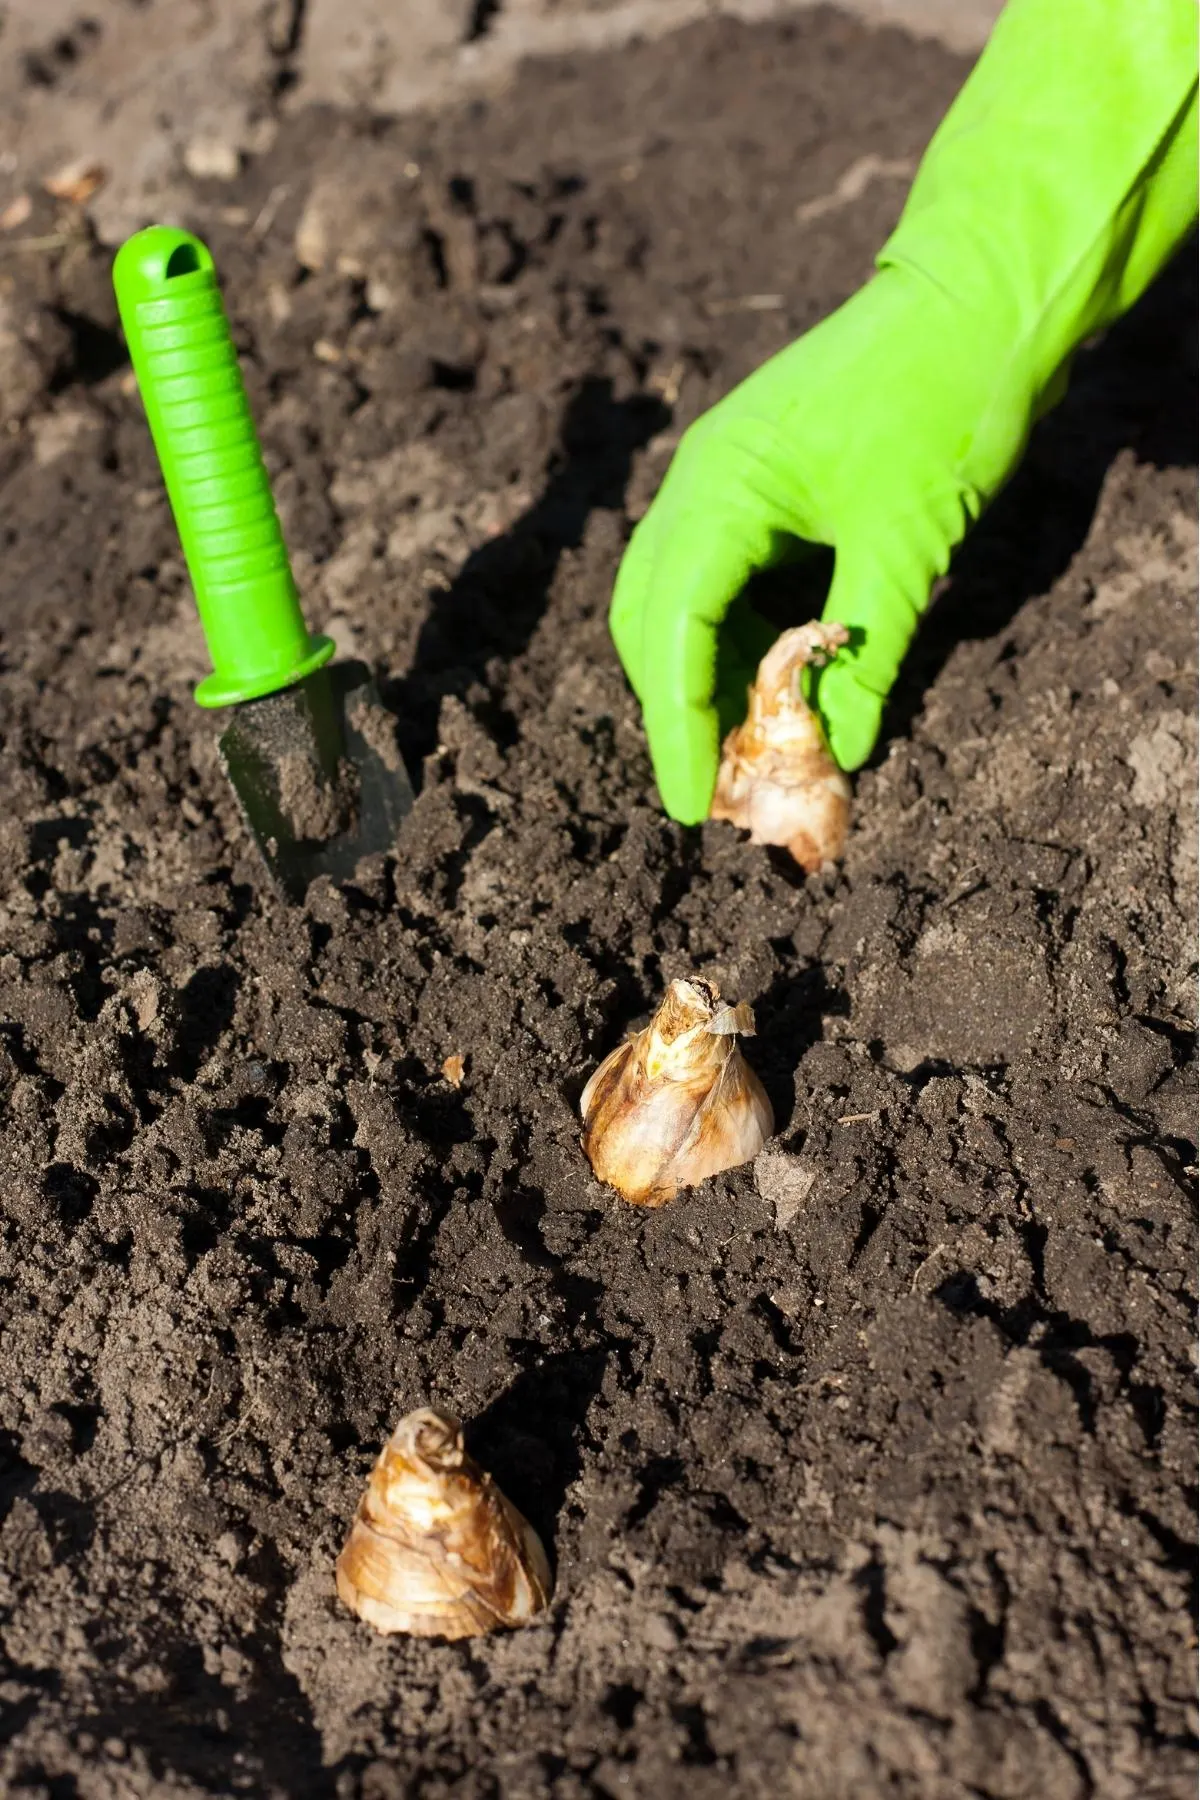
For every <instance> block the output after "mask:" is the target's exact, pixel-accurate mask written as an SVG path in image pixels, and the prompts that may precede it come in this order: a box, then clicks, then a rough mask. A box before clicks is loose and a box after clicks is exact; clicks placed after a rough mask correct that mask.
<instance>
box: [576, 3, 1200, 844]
mask: <svg viewBox="0 0 1200 1800" xmlns="http://www.w3.org/2000/svg"><path fill="white" fill-rule="evenodd" d="M1195 138H1196V8H1195V0H1088V4H1087V5H1086V6H1077V5H1073V4H1072V3H1071V0H1010V3H1009V5H1008V6H1007V8H1006V9H1005V12H1004V13H1003V14H1002V16H1001V18H1000V20H999V22H998V24H997V26H996V29H995V31H994V33H993V35H992V39H991V41H990V43H989V45H988V47H987V49H986V50H985V51H984V53H983V55H982V57H981V58H980V60H979V62H978V64H977V65H976V67H975V70H974V71H973V73H972V75H971V76H970V78H969V80H968V81H967V83H966V85H965V87H964V88H963V90H962V92H961V93H960V95H959V97H958V99H957V100H956V101H955V103H954V106H953V107H952V108H951V110H950V112H949V113H948V114H947V117H946V119H945V120H944V122H943V124H942V126H941V127H940V129H939V131H938V132H937V134H936V136H935V138H934V140H933V142H932V144H931V145H930V148H929V150H928V152H927V153H926V156H925V159H924V161H923V163H922V165H921V169H920V171H919V173H918V176H917V179H916V181H915V183H914V186H913V189H912V193H911V194H910V196H909V200H908V204H907V206H906V208H905V211H904V215H903V217H902V219H901V221H900V224H899V226H898V227H897V229H896V231H895V232H894V234H893V236H892V237H891V239H890V240H889V242H888V244H887V245H886V246H885V248H884V250H883V251H882V253H881V254H880V257H879V259H878V267H879V270H880V273H879V274H878V275H876V276H875V277H874V278H873V279H872V280H871V281H870V282H869V283H868V285H867V286H866V287H865V288H863V289H862V290H861V291H860V292H859V293H858V294H856V295H854V297H853V298H852V299H850V300H849V301H848V302H847V303H846V304H845V305H844V306H843V307H841V308H840V310H839V311H837V312H836V313H834V314H832V315H831V316H830V317H829V318H827V319H825V320H824V321H823V322H822V323H821V324H820V325H818V326H817V327H816V328H815V329H814V330H812V331H810V332H808V333H807V334H806V335H805V336H804V337H803V338H800V339H799V340H798V341H797V342H796V343H794V344H792V345H791V346H790V347H789V348H788V349H786V350H784V351H782V352H781V353H780V354H779V355H778V356H776V357H774V358H772V360H771V361H770V362H768V363H765V364H764V365H763V367H762V368H761V369H759V370H757V371H756V373H755V374H753V375H752V376H751V377H750V378H749V380H747V381H745V382H743V383H742V385H741V386H740V387H738V388H736V389H735V390H734V391H733V392H732V393H731V394H729V395H728V396H727V398H726V399H724V400H722V401H721V402H720V403H719V404H718V405H717V406H715V407H713V408H712V410H711V411H710V412H708V413H706V414H705V415H704V416H703V417H702V418H701V419H699V420H698V421H697V422H696V423H695V424H694V425H693V426H692V427H691V429H690V430H689V431H688V432H687V433H686V435H685V436H684V438H683V440H682V442H681V444H680V446H679V449H678V451H677V452H676V455H675V458H674V460H673V462H672V464H671V467H670V469H669V470H668V473H667V476H666V479H665V481H664V482H663V485H662V488H661V489H660V491H659V494H658V496H657V498H656V499H655V501H654V503H653V505H652V506H651V507H650V510H649V511H648V513H647V514H646V516H645V518H644V519H643V520H642V522H641V524H640V525H639V526H638V527H637V529H636V530H635V532H634V534H633V537H632V539H631V540H630V544H629V547H628V550H627V552H626V555H625V558H624V560H623V562H622V564H621V569H620V572H619V574H618V577H617V584H616V589H615V592H614V595H613V602H612V611H611V614H610V620H609V622H610V626H611V629H612V635H613V638H614V640H615V642H616V646H617V650H618V653H619V655H620V657H621V661H622V663H623V664H624V666H625V671H626V674H627V675H628V677H629V680H630V682H631V684H632V686H633V688H634V691H635V693H636V694H637V696H638V699H639V700H640V701H641V704H642V708H643V711H644V714H645V722H646V732H647V736H648V738H649V742H650V750H651V755H652V757H653V760H654V769H655V774H656V776H657V779H658V786H659V792H660V793H661V795H662V800H663V805H664V806H665V807H666V809H667V811H668V812H669V813H670V814H672V816H673V817H675V818H677V819H680V820H682V821H683V822H684V823H686V824H692V823H695V822H696V821H698V820H700V819H703V818H705V817H706V816H707V814H708V809H709V805H710V802H711V799H712V791H713V785H714V782H715V779H716V772H717V760H718V751H719V743H718V724H717V713H716V709H715V706H714V682H715V673H716V650H717V629H718V626H719V625H720V623H721V621H722V619H723V618H724V616H725V614H726V612H727V610H728V608H729V606H730V604H731V603H732V601H733V600H734V598H735V596H736V595H737V594H738V593H739V592H740V590H741V589H742V587H743V586H744V585H745V583H746V581H747V579H748V577H749V576H750V575H751V574H752V573H753V572H754V571H755V570H758V569H761V568H765V567H767V566H769V565H771V564H773V563H775V562H777V561H779V560H780V559H781V558H782V557H784V556H786V555H787V553H788V551H789V548H790V547H793V546H794V545H795V542H796V540H798V539H805V540H811V541H814V542H818V543H821V544H830V545H833V546H834V549H835V553H836V561H835V570H834V578H833V584H832V587H831V589H830V592H829V597H828V602H827V604H826V607H825V611H824V617H825V618H826V619H828V620H838V621H840V622H841V623H842V624H844V625H846V626H847V627H848V628H849V630H850V634H851V641H850V645H849V647H848V649H847V650H845V651H843V652H842V653H841V654H840V655H839V656H838V657H837V659H836V661H835V662H834V663H832V664H831V665H830V666H829V667H828V668H827V669H826V670H825V671H824V672H823V673H822V675H821V677H820V680H819V684H818V686H817V706H818V709H819V711H820V713H821V715H822V717H823V719H824V722H825V726H826V730H827V732H828V734H829V741H830V747H831V749H832V751H833V754H834V756H835V757H836V758H837V760H838V762H839V763H841V765H842V767H843V768H846V769H855V768H857V767H858V766H859V765H860V764H861V763H863V762H864V761H865V760H866V758H867V757H868V756H869V755H870V753H871V749H872V747H873V745H874V743H875V739H876V737H877V735H878V732H879V722H880V716H881V713H882V709H883V703H884V700H885V699H886V697H887V694H888V691H889V689H890V688H891V686H892V683H893V682H894V681H895V679H896V675H897V672H898V670H899V667H900V663H901V660H902V658H903V656H904V653H905V651H906V650H907V648H908V645H909V642H910V640H911V638H912V635H913V632H914V631H915V629H916V626H917V623H918V621H919V619H920V616H921V613H922V611H923V610H924V608H925V606H926V605H927V603H928V599H929V593H930V589H931V587H932V584H933V582H934V580H935V578H936V577H937V576H938V575H940V574H942V573H943V572H944V571H945V569H946V567H947V564H948V562H949V559H950V553H951V551H952V550H953V549H954V547H955V545H956V544H957V543H958V542H959V540H960V538H961V537H962V535H963V533H964V531H965V530H966V529H967V527H968V526H969V525H970V523H971V522H972V521H973V520H974V519H975V518H976V517H977V516H978V514H979V512H980V510H981V508H982V507H983V506H984V505H985V504H986V502H987V501H988V500H989V499H990V498H991V497H992V496H993V495H994V494H995V493H996V491H997V489H998V488H999V487H1000V486H1001V485H1002V484H1003V482H1004V481H1005V479H1006V478H1007V477H1008V475H1009V474H1011V472H1012V470H1013V468H1014V467H1015V465H1016V463H1017V462H1018V461H1019V459H1020V456H1021V453H1022V451H1023V449H1024V446H1025V442H1026V439H1027V437H1028V434H1029V430H1030V427H1031V425H1032V423H1033V421H1034V420H1035V419H1036V418H1037V417H1038V416H1039V414H1040V413H1041V412H1043V411H1045V410H1046V409H1047V408H1048V407H1049V406H1050V405H1052V404H1053V403H1054V401H1055V400H1057V399H1058V398H1059V397H1060V395H1061V393H1062V392H1063V390H1064V388H1065V385H1066V376H1067V367H1068V363H1069V358H1070V356H1071V353H1072V352H1073V350H1074V349H1075V348H1076V347H1077V346H1078V345H1079V344H1080V343H1081V342H1082V341H1083V339H1085V338H1086V337H1088V336H1089V335H1090V334H1091V333H1092V332H1094V331H1096V330H1098V329H1099V328H1100V327H1102V326H1104V325H1106V324H1109V323H1111V322H1112V320H1114V319H1116V318H1117V317H1119V316H1120V314H1121V313H1123V312H1124V311H1126V310H1127V309H1128V307H1130V306H1131V305H1132V304H1133V302H1134V301H1135V300H1136V299H1137V297H1138V295H1139V294H1140V293H1141V292H1142V291H1143V289H1144V288H1145V287H1146V286H1147V284H1148V283H1149V282H1150V280H1151V279H1152V277H1153V276H1154V275H1155V274H1156V273H1157V271H1158V270H1159V269H1160V268H1161V267H1162V265H1163V264H1164V262H1165V261H1166V260H1167V258H1168V257H1169V256H1170V254H1171V252H1172V251H1173V250H1174V249H1175V248H1176V247H1177V245H1178V244H1179V242H1180V240H1181V239H1182V237H1183V236H1184V234H1185V233H1186V231H1187V229H1188V226H1189V224H1190V223H1191V221H1192V220H1193V219H1194V217H1195V214H1196V144H1195Z"/></svg>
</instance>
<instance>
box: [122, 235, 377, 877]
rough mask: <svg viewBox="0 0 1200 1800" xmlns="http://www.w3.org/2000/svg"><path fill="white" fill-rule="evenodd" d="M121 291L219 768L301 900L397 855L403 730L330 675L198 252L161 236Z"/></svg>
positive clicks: (358, 674) (365, 676)
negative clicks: (366, 861) (223, 709)
mask: <svg viewBox="0 0 1200 1800" xmlns="http://www.w3.org/2000/svg"><path fill="white" fill-rule="evenodd" d="M113 285H114V287H115V288H116V294H117V305H118V307H119V309H120V313H121V323H122V325H123V326H124V328H125V337H126V340H127V341H128V344H129V354H130V357H131V359H132V362H133V370H134V374H135V375H136V377H137V383H138V387H139V388H140V389H141V395H142V402H143V404H144V406H145V408H146V417H147V419H148V421H149V424H150V431H151V434H152V436H153V438H154V446H155V449H156V450H157V451H158V460H159V463H160V465H161V467H162V472H163V477H164V480H165V481H166V485H167V493H168V495H169V497H170V501H171V509H172V511H173V512H174V515H175V523H176V525H177V527H178V529H179V537H180V542H181V543H182V545H183V554H184V557H185V559H186V561H187V566H188V573H189V574H190V576H191V579H192V587H193V589H194V591H195V595H196V604H197V606H198V608H199V611H200V622H201V624H202V626H203V627H204V635H205V639H206V641H207V643H208V649H209V654H210V656H211V657H212V662H213V672H212V674H211V675H207V676H205V678H204V680H203V681H202V682H201V683H200V685H199V687H198V688H197V689H196V699H197V701H198V702H199V704H200V705H201V706H210V707H217V706H228V707H231V708H232V709H233V710H232V715H231V717H230V720H229V723H228V724H227V725H226V727H225V730H224V731H223V732H222V734H221V737H220V740H219V746H218V747H219V750H220V755H221V761H222V764H223V766H224V769H225V772H226V774H227V775H228V777H229V779H230V781H231V783H232V784H233V788H234V792H235V793H236V795H237V798H238V803H239V805H240V806H241V809H242V813H243V815H244V816H245V819H246V823H247V824H248V825H249V827H250V830H251V832H252V833H253V835H254V839H255V841H256V843H257V844H258V847H259V849H260V850H261V852H262V855H263V859H264V861H265V862H266V865H267V868H268V870H269V872H270V874H271V876H272V878H273V880H274V881H275V882H276V884H277V885H278V887H279V888H280V889H281V890H282V892H283V893H284V894H285V895H286V896H287V897H288V899H290V900H297V901H299V900H303V898H304V894H305V891H306V889H307V887H308V884H309V882H310V881H312V880H313V879H314V878H315V877H316V876H318V875H329V876H332V877H333V879H334V880H341V879H344V878H345V877H347V876H350V875H352V874H353V873H354V869H355V867H356V865H357V863H358V861H359V859H360V858H361V857H364V856H367V855H370V854H371V853H372V852H374V851H380V850H387V849H390V848H391V846H392V845H393V843H394V842H395V838H396V831H397V827H398V826H399V824H400V821H401V819H402V818H403V817H404V815H405V813H406V812H407V811H408V809H409V807H410V806H411V805H412V802H413V793H412V788H411V786H410V784H409V780H408V775H407V773H406V771H405V768H404V763H403V761H402V760H401V757H400V754H399V751H398V750H397V748H396V743H395V731H394V726H393V721H392V718H391V715H390V714H389V713H388V711H387V710H386V708H385V707H384V706H383V703H382V702H381V700H380V698H379V695H378V693H377V692H376V689H375V684H374V682H373V681H372V680H371V677H370V674H369V671H368V670H367V669H366V667H365V666H364V665H363V664H362V663H337V664H334V666H333V667H332V668H330V667H327V666H326V665H327V664H328V663H329V659H330V658H331V657H332V655H333V651H334V646H333V641H332V639H330V638H327V637H322V636H319V635H317V634H310V633H309V631H308V628H307V626H306V625H305V623H304V616H303V614H302V613H301V610H300V599H299V595H298V593H297V591H296V584H295V581H294V580H293V578H292V571H291V566H290V564H289V562H288V554H287V549H286V546H285V545H284V541H283V533H282V532H281V530H280V528H279V520H278V517H277V516H276V512H275V503H274V501H273V499H272V497H271V485H270V482H269V480H268V478H267V471H266V468H265V466H264V464H263V458H262V451H261V450H260V449H259V444H258V435H257V433H256V431H255V429H254V421H253V419H252V418H251V416H250V406H249V402H248V401H247V398H246V390H245V387H244V385H243V383H242V376H241V370H240V369H239V367H238V360H237V353H236V352H235V350H234V347H233V341H232V339H231V337H230V334H229V323H228V320H227V319H226V317H225V308H224V306H223V304H222V301H221V292H220V289H219V287H218V286H217V278H216V272H215V270H214V267H213V259H212V257H211V255H210V254H209V252H208V250H207V249H206V247H205V246H204V245H203V244H202V243H201V242H200V240H199V238H195V237H192V236H191V235H190V233H188V232H186V231H175V230H172V229H170V228H169V227H166V226H161V225H154V226H151V227H150V228H149V230H147V231H139V232H138V233H137V235H136V236H135V237H131V238H130V239H129V240H128V242H127V243H125V244H124V245H122V247H121V249H120V251H119V252H118V254H117V259H116V263H115V266H114V268H113Z"/></svg>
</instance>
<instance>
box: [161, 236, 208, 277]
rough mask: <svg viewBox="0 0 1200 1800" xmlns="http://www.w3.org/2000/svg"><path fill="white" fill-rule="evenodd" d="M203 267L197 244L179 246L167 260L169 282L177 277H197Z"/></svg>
mask: <svg viewBox="0 0 1200 1800" xmlns="http://www.w3.org/2000/svg"><path fill="white" fill-rule="evenodd" d="M200 267H201V263H200V252H199V249H198V248H197V246H196V245H195V244H177V245H176V246H175V248H174V250H172V252H171V254H170V256H168V258H167V269H166V275H167V280H168V281H172V280H174V278H175V276H176V275H195V274H197V273H198V272H199V270H200Z"/></svg>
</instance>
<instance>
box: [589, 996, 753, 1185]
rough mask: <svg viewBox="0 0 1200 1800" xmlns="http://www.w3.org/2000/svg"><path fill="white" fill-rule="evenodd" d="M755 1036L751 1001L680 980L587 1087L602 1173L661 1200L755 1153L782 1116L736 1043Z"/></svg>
mask: <svg viewBox="0 0 1200 1800" xmlns="http://www.w3.org/2000/svg"><path fill="white" fill-rule="evenodd" d="M753 1033H754V1015H753V1013H752V1012H751V1010H750V1008H749V1006H747V1005H746V1004H745V1003H744V1002H743V1003H742V1004H741V1005H740V1006H727V1005H724V1004H723V1003H722V1001H721V996H720V993H719V992H718V989H717V987H716V985H715V983H713V982H711V981H673V982H672V983H671V985H670V987H669V988H668V989H667V996H666V999H665V1000H664V1001H663V1003H662V1005H661V1006H660V1007H659V1009H658V1011H657V1012H656V1013H655V1015H654V1017H653V1019H652V1020H651V1021H650V1023H649V1025H647V1026H646V1028H645V1030H644V1031H639V1032H637V1033H636V1034H635V1035H634V1036H633V1037H631V1038H629V1039H628V1040H627V1041H626V1042H625V1043H624V1044H622V1045H621V1046H620V1048H619V1049H617V1050H614V1051H613V1052H612V1054H611V1055H610V1056H607V1057H605V1059H604V1061H603V1062H602V1063H601V1064H600V1067H599V1068H598V1069H597V1070H596V1073H595V1074H594V1075H593V1076H592V1079H591V1080H590V1081H589V1082H588V1084H587V1086H586V1087H585V1088H584V1090H583V1095H582V1098H581V1100H580V1103H579V1104H580V1111H581V1112H582V1114H583V1148H584V1152H585V1154H586V1155H587V1158H588V1161H589V1162H590V1163H591V1165H592V1168H593V1169H594V1170H595V1172H596V1175H597V1176H598V1177H599V1179H600V1180H601V1181H605V1182H607V1183H608V1184H609V1186H610V1187H614V1188H616V1190H617V1192H618V1193H620V1194H623V1195H624V1196H625V1198H626V1199H627V1200H632V1201H633V1202H634V1203H635V1204H636V1205H638V1206H661V1205H662V1204H663V1202H664V1201H666V1200H671V1199H673V1198H674V1197H675V1195H676V1194H677V1193H678V1192H679V1190H680V1188H689V1187H695V1186H696V1184H697V1183H698V1182H701V1181H704V1180H706V1179H707V1177H708V1176H710V1175H719V1174H720V1173H721V1171H722V1170H723V1169H733V1168H736V1167H737V1165H738V1164H739V1163H744V1162H749V1161H750V1160H751V1158H752V1157H755V1156H757V1155H758V1152H759V1151H760V1150H761V1149H762V1147H763V1145H764V1143H765V1142H766V1141H767V1139H768V1138H769V1137H770V1135H771V1133H772V1131H773V1130H774V1129H775V1121H774V1118H773V1116H772V1113H771V1103H770V1101H769V1100H768V1099H767V1096H766V1094H765V1093H764V1091H763V1086H762V1083H761V1082H760V1081H759V1079H758V1076H757V1075H756V1074H755V1073H754V1071H753V1069H752V1068H751V1067H750V1066H749V1064H748V1063H747V1062H746V1059H745V1057H744V1056H743V1055H742V1052H741V1048H740V1046H739V1044H738V1038H739V1037H750V1036H753Z"/></svg>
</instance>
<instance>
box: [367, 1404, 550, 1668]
mask: <svg viewBox="0 0 1200 1800" xmlns="http://www.w3.org/2000/svg"><path fill="white" fill-rule="evenodd" d="M336 1573H337V1591H338V1594H339V1595H340V1597H341V1599H342V1600H343V1601H344V1602H345V1604H346V1605H347V1606H348V1607H349V1608H350V1609H351V1611H352V1612H355V1613H357V1614H358V1616H359V1618H360V1619H364V1620H365V1621H366V1623H367V1624H368V1625H373V1626H374V1627H375V1629H376V1631H382V1632H406V1633H408V1634H409V1635H410V1636H412V1637H440V1638H463V1637H480V1636H482V1635H483V1634H484V1633H485V1632H488V1631H495V1630H497V1629H498V1628H499V1627H501V1626H505V1625H524V1624H525V1623H527V1621H528V1620H530V1619H532V1618H533V1616H534V1615H535V1613H538V1612H540V1611H541V1610H542V1608H543V1607H544V1606H545V1605H546V1603H547V1601H548V1600H549V1598H550V1591H551V1585H552V1584H551V1577H550V1565H549V1563H548V1561H547V1559H546V1552H545V1550H544V1549H543V1548H542V1543H541V1540H540V1538H539V1537H538V1535H537V1533H536V1532H535V1531H534V1529H533V1527H532V1525H530V1523H529V1521H528V1520H527V1519H525V1518H524V1517H523V1516H522V1515H521V1514H520V1513H519V1512H518V1511H517V1509H516V1507H515V1506H513V1504H512V1503H511V1501H509V1500H506V1499H505V1497H504V1495H503V1494H502V1493H501V1492H500V1490H499V1488H498V1487H497V1486H496V1484H495V1482H494V1481H493V1480H492V1478H491V1476H490V1475H487V1474H485V1473H484V1471H483V1470H482V1469H481V1468H480V1467H479V1465H478V1463H476V1462H475V1461H473V1459H472V1458H471V1457H470V1456H468V1455H467V1453H466V1450H465V1449H464V1448H463V1439H462V1432H461V1430H460V1429H459V1426H458V1422H457V1420H455V1419H452V1418H450V1417H449V1415H448V1414H446V1413H439V1412H435V1411H433V1410H432V1409H431V1408H427V1407H423V1408H421V1409H420V1410H418V1411H417V1412H411V1413H408V1414H407V1415H406V1416H405V1417H404V1418H403V1419H401V1421H400V1423H399V1424H398V1425H397V1427H396V1429H395V1431H394V1432H393V1433H392V1435H391V1437H390V1438H389V1439H388V1441H387V1443H386V1444H385V1445H384V1447H383V1451H382V1453H381V1454H380V1457H379V1460H378V1462H377V1463H376V1464H375V1467H374V1469H373V1470H372V1471H371V1478H370V1480H369V1481H368V1483H367V1488H366V1492H365V1493H364V1495H363V1497H362V1499H361V1500H360V1502H359V1505H358V1511H357V1512H356V1513H355V1515H354V1523H353V1525H352V1526H351V1528H350V1535H349V1537H348V1538H347V1539H346V1543H345V1545H344V1547H343V1549H342V1552H341V1555H340V1556H339V1557H338V1559H337V1571H336Z"/></svg>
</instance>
